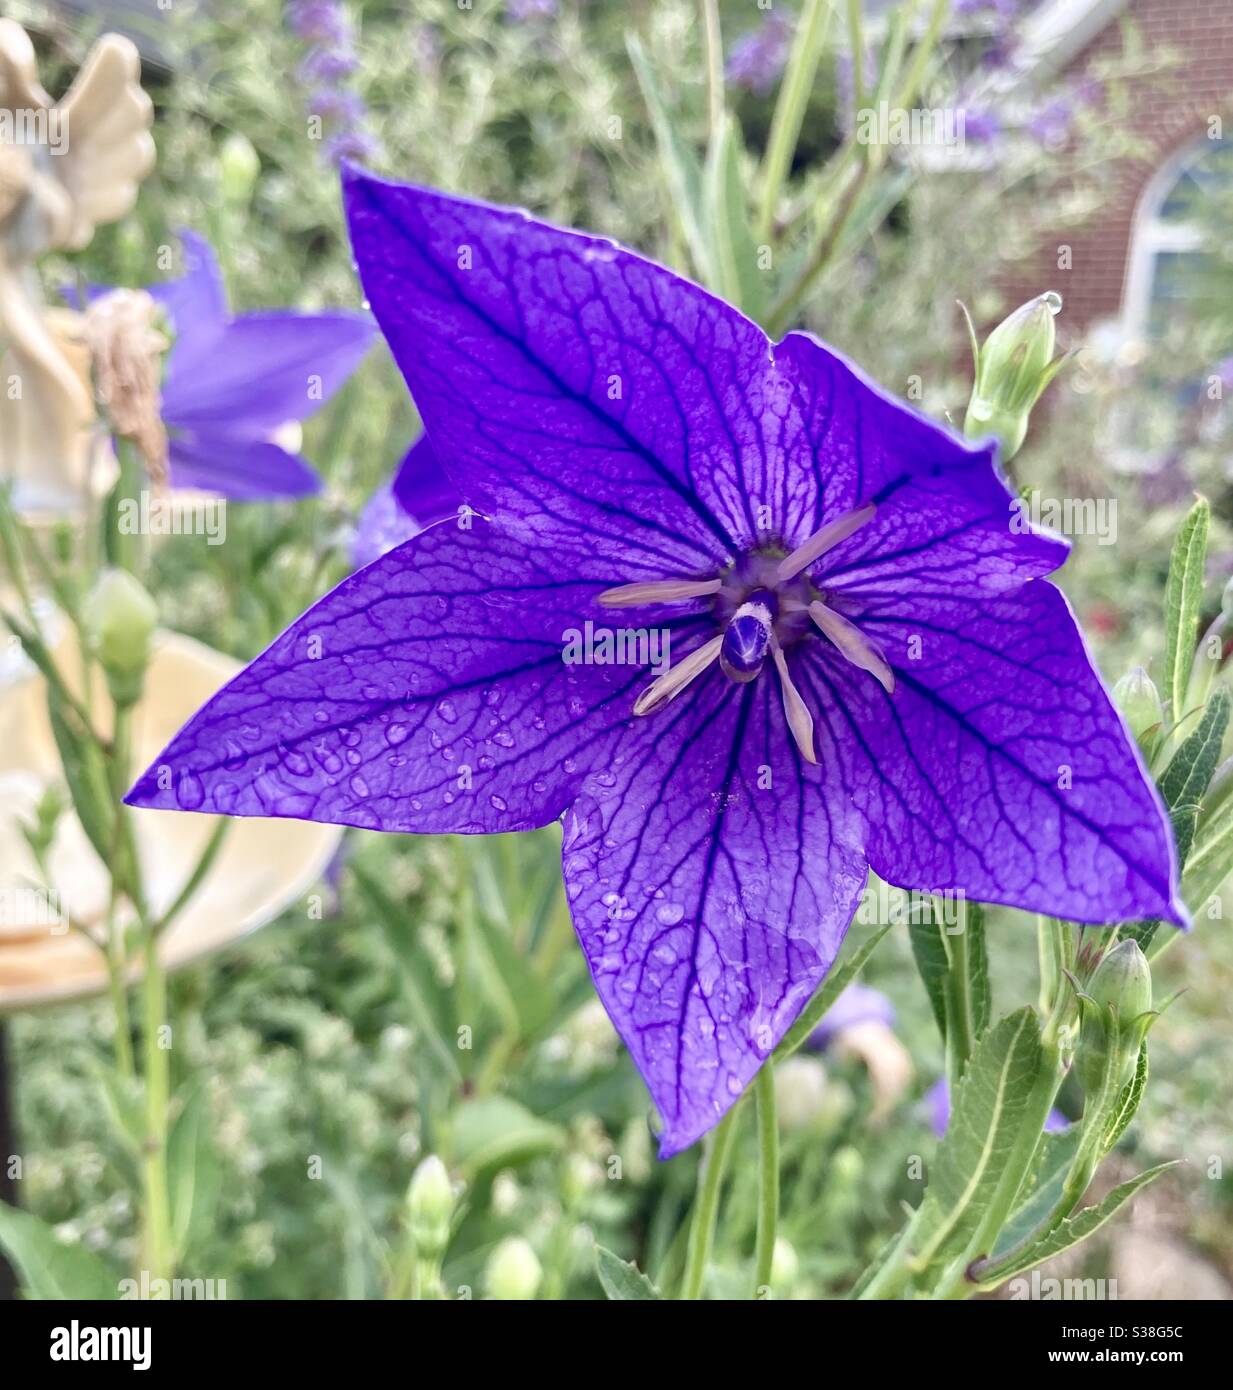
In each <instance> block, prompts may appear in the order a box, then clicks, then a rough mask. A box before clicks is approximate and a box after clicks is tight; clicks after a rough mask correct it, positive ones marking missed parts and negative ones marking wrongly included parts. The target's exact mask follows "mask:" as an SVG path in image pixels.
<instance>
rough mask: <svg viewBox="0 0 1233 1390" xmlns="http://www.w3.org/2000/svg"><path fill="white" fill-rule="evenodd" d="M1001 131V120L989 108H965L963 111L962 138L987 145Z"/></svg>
mask: <svg viewBox="0 0 1233 1390" xmlns="http://www.w3.org/2000/svg"><path fill="white" fill-rule="evenodd" d="M1001 133H1002V122H1001V120H1000V119H999V118H998V116H997V115H996V114H995V113H994V112H993V111H989V110H987V109H986V110H981V109H972V108H965V109H964V111H963V138H964V139H965V140H970V141H971V142H972V143H973V144H976V145H987V144H989V143H990V141H993V140H996V139H997V138H998V136H999V135H1001Z"/></svg>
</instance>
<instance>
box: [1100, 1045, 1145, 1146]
mask: <svg viewBox="0 0 1233 1390" xmlns="http://www.w3.org/2000/svg"><path fill="white" fill-rule="evenodd" d="M1146 1085H1147V1043H1144V1044H1143V1045H1142V1046H1141V1047H1140V1048H1139V1057H1138V1060H1137V1061H1136V1062H1135V1074H1134V1075H1133V1076H1132V1077H1131V1078H1130V1080H1129V1081H1128V1082H1127V1083H1126V1085H1125V1087H1124V1088H1123V1090H1122V1094H1121V1095H1120V1096H1119V1097H1118V1102H1117V1108H1116V1109H1115V1110H1114V1112H1113V1114H1112V1116H1111V1117H1110V1119H1109V1124H1108V1128H1107V1129H1106V1130H1105V1137H1104V1140H1103V1144H1104V1151H1105V1153H1109V1152H1110V1151H1111V1150H1112V1149H1113V1147H1114V1145H1115V1144H1116V1143H1117V1141H1118V1140H1119V1139H1120V1138H1121V1137H1122V1135H1123V1134H1125V1133H1126V1128H1127V1126H1128V1125H1129V1124H1130V1122H1131V1120H1133V1119H1134V1117H1135V1111H1136V1110H1138V1108H1139V1102H1140V1101H1141V1100H1142V1099H1143V1089H1144V1087H1145V1086H1146Z"/></svg>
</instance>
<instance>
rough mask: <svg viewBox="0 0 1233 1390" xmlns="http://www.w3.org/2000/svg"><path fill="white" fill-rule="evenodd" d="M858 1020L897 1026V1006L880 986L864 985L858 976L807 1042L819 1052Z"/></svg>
mask: <svg viewBox="0 0 1233 1390" xmlns="http://www.w3.org/2000/svg"><path fill="white" fill-rule="evenodd" d="M858 1023H884V1024H885V1025H886V1026H887V1027H888V1028H893V1027H894V1026H895V1006H894V1005H893V1004H892V1003H891V1001H890V1000H889V999H888V998H887V997H886V995H885V994H883V993H882V991H881V990H879V989H873V988H872V987H871V986H870V985H863V984H861V983H860V981H859V980H858V981H856V982H855V983H853V984H850V985H848V987H847V988H846V989H844V990H843V991H842V992H841V993H840V995H839V998H838V999H836V1000H835V1002H834V1003H833V1004H832V1005H831V1006H830V1008H829V1009H827V1011H826V1012H825V1013H824V1014H823V1015H822V1021H821V1022H820V1023H819V1024H818V1026H817V1027H816V1028H815V1029H814V1030H813V1032H812V1033H810V1035H809V1041H808V1042H807V1043H806V1046H807V1047H809V1048H811V1049H812V1050H813V1051H815V1052H820V1051H822V1050H823V1049H824V1048H826V1047H829V1046H830V1045H831V1043H833V1042H834V1041H835V1039H836V1038H837V1037H838V1036H839V1035H840V1033H843V1032H846V1031H847V1029H849V1028H854V1027H856V1025H857V1024H858Z"/></svg>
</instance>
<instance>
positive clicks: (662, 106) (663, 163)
mask: <svg viewBox="0 0 1233 1390" xmlns="http://www.w3.org/2000/svg"><path fill="white" fill-rule="evenodd" d="M625 46H626V48H627V50H628V52H629V61H630V64H631V65H632V67H633V70H634V77H635V78H636V79H637V82H638V86H639V87H640V88H641V91H642V99H643V101H644V102H645V103H646V109H647V114H648V116H649V117H650V119H651V130H652V131H653V132H654V135H655V144H656V147H657V148H658V151H659V167H660V169H661V171H662V173H663V176H664V181H665V182H666V184H667V186H668V201H669V203H670V204H671V207H672V210H673V212H674V213H675V215H676V217H677V219H678V220H679V222H680V227H681V235H682V236H683V237H684V238H685V244H686V246H687V247H688V248H689V254H690V258H691V259H692V261H693V264H694V269H695V271H696V272H697V274H698V277H699V279H701V280H703V281H704V282H705V283H707V284H713V283H714V278H713V271H714V268H713V264H712V257H711V248H710V243H709V242H708V240H707V237H706V233H705V230H704V226H705V222H704V218H703V212H702V206H703V205H702V169H701V166H700V165H699V163H698V160H697V158H696V157H695V155H694V152H693V151H692V150H691V149H690V148H689V146H688V145H686V144H685V142H684V141H683V140H682V139H681V137H680V136H679V135H678V134H677V128H676V123H675V122H674V121H673V120H672V117H671V116H670V115H669V113H668V106H667V103H666V102H665V101H664V97H663V93H662V92H661V90H660V87H659V79H658V77H657V76H656V74H655V69H654V68H653V67H652V66H651V63H650V61H649V60H648V58H647V56H646V51H645V50H644V49H643V47H642V42H641V40H640V39H639V38H638V36H637V35H636V34H632V33H631V34H627V35H626V37H625Z"/></svg>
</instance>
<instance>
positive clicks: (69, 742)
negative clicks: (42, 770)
mask: <svg viewBox="0 0 1233 1390" xmlns="http://www.w3.org/2000/svg"><path fill="white" fill-rule="evenodd" d="M47 712H48V715H49V717H50V720H51V732H52V735H53V736H54V738H55V740H56V749H57V751H58V752H59V754H60V763H61V766H62V767H63V768H64V780H65V781H66V782H67V783H68V789H69V795H70V796H71V797H72V799H73V809H74V810H75V811H76V812H77V819H78V820H79V821H80V822H81V828H82V829H83V830H84V831H85V832H86V838H87V839H88V840H89V841H90V843H91V844H92V845H93V846H94V850H95V853H96V854H97V855H98V857H99V858H100V859H101V860H102V861H103V863H104V864H109V863H111V861H112V859H113V858H114V857H115V818H114V813H113V810H112V800H111V789H110V787H109V786H108V784H107V764H106V762H105V761H104V758H103V753H102V749H100V748H99V746H98V745H97V744H96V743H95V742H94V741H93V740H92V739H91V738H90V737H89V735H88V734H84V733H81V732H79V731H78V730H77V729H76V728H75V727H74V723H75V721H74V720H73V719H72V717H71V716H70V715H68V714H67V713H66V711H65V710H64V708H63V707H62V705H61V704H60V701H59V699H58V697H57V696H56V694H55V693H54V691H51V690H49V691H48V702H47Z"/></svg>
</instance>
